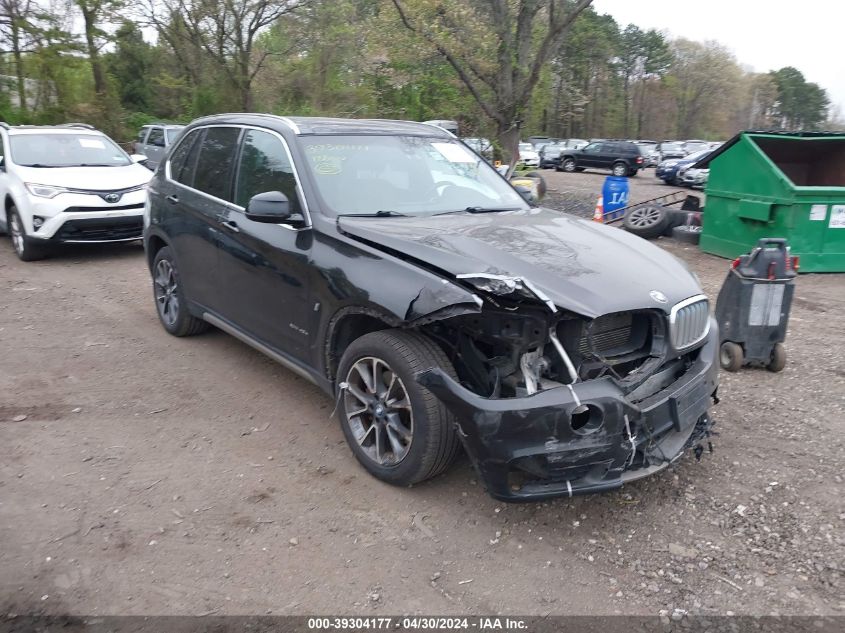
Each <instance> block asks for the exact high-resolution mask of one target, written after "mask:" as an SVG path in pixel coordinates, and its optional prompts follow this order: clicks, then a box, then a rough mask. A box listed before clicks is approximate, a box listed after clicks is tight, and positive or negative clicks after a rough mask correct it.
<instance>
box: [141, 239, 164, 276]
mask: <svg viewBox="0 0 845 633" xmlns="http://www.w3.org/2000/svg"><path fill="white" fill-rule="evenodd" d="M165 246H170V242H169V241H168V240H167V238H165V237H164V236H163V235H161V234H160V233H158V232H152V233H150V234H149V235H148V236H147V238H146V239H145V240H144V252H145V255H146V256H147V268H149V269H150V270H152V269H153V262H154V261H155V257H156V253H158V252H159V251H160V250H161V249H163V248H164V247H165Z"/></svg>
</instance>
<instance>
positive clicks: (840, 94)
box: [593, 0, 845, 115]
mask: <svg viewBox="0 0 845 633" xmlns="http://www.w3.org/2000/svg"><path fill="white" fill-rule="evenodd" d="M593 6H594V7H595V9H596V11H598V12H599V13H609V14H610V15H612V16H613V17H614V18H615V19H616V21H617V22H618V23H619V24H620V25H621V26H622V27H625V26H627V25H628V24H636V25H637V26H639V27H640V28H643V29H650V28H654V29H658V30H660V31H667V32H668V34H669V35H670V36H679V37H685V38H687V39H691V40H698V41H704V40H716V41H718V42H721V43H722V44H724V45H725V46H727V47H728V48H730V49H731V50H732V51H733V52H734V54H735V55H736V58H737V61H739V63H740V64H742V65H744V66H750V67H751V68H752V69H753V70H755V71H757V72H766V71H769V70H777V69H778V68H783V67H784V66H794V67H795V68H797V69H798V70H800V71H801V72H802V73H803V74H804V77H805V78H806V79H807V80H808V81H812V82H815V83H817V84H819V85H820V86H821V87H822V88H824V89H825V90H827V94H828V96H829V97H830V100H831V102H832V103H833V104H835V105H838V106H839V108H840V111H841V114H843V115H845V54H843V48H842V41H843V39H845V31H843V24H845V2H843V1H842V0H797V1H795V0H636V1H634V0H594V2H593Z"/></svg>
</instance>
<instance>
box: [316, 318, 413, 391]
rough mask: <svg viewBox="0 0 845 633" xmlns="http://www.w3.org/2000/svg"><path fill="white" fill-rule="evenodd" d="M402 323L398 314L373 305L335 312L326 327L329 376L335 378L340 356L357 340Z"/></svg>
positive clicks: (326, 358) (325, 351) (325, 348)
mask: <svg viewBox="0 0 845 633" xmlns="http://www.w3.org/2000/svg"><path fill="white" fill-rule="evenodd" d="M401 325H402V322H401V321H400V320H399V319H397V318H396V317H395V316H392V315H390V314H388V313H387V312H385V311H383V310H379V309H377V308H374V307H372V306H362V305H353V306H345V307H343V308H341V309H340V310H338V311H337V312H335V314H334V315H333V316H332V317H331V319H329V322H328V325H327V326H326V336H325V339H324V340H325V345H324V350H323V362H324V366H325V374H326V378H328V379H329V380H330V381H332V382H333V381H334V380H335V376H336V374H337V368H338V366H339V364H340V358H341V357H342V356H343V352H344V351H346V348H347V347H349V345H350V344H351V343H352V342H353V341H354V340H356V339H358V338H361V337H362V336H364V335H365V334H369V333H370V332H378V331H380V330H389V329H391V328H395V327H399V326H401Z"/></svg>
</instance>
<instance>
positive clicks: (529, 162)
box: [519, 143, 540, 167]
mask: <svg viewBox="0 0 845 633" xmlns="http://www.w3.org/2000/svg"><path fill="white" fill-rule="evenodd" d="M519 162H520V163H522V164H523V165H525V166H526V167H539V165H540V154H539V153H538V152H537V150H536V149H534V146H533V145H532V144H531V143H520V144H519Z"/></svg>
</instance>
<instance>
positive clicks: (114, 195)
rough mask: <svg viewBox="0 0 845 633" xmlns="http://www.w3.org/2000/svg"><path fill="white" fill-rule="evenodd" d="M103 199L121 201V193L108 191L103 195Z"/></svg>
mask: <svg viewBox="0 0 845 633" xmlns="http://www.w3.org/2000/svg"><path fill="white" fill-rule="evenodd" d="M103 199H104V200H105V201H106V202H120V194H119V193H107V194H106V195H105V196H103Z"/></svg>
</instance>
